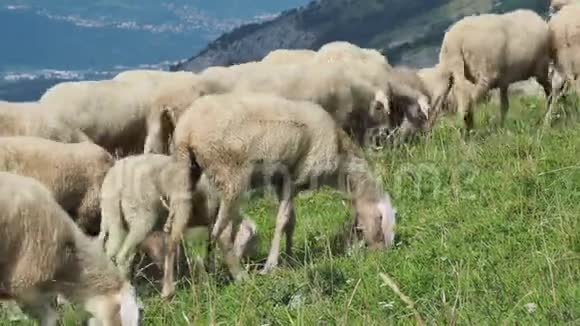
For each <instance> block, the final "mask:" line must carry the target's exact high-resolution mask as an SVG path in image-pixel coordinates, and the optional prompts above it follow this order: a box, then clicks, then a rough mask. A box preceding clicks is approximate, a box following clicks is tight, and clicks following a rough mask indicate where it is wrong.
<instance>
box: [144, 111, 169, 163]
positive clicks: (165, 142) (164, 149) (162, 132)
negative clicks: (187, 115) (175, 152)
mask: <svg viewBox="0 0 580 326" xmlns="http://www.w3.org/2000/svg"><path fill="white" fill-rule="evenodd" d="M175 120H176V118H175V113H174V112H173V110H171V109H170V108H169V107H164V108H162V109H161V110H156V111H155V112H153V113H151V114H150V115H149V117H148V120H147V138H146V139H145V148H144V149H143V152H144V153H145V154H168V153H169V144H170V143H171V141H170V137H171V134H172V133H173V130H174V129H175V122H176V121H175Z"/></svg>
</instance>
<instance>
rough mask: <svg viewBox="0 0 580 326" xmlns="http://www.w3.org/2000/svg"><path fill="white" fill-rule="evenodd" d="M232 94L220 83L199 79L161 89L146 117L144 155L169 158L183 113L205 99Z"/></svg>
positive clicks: (178, 80)
mask: <svg viewBox="0 0 580 326" xmlns="http://www.w3.org/2000/svg"><path fill="white" fill-rule="evenodd" d="M228 90H229V89H227V88H225V87H224V86H223V85H222V84H221V83H220V82H215V81H212V80H202V79H201V78H200V77H197V76H196V77H195V80H194V79H190V80H189V81H188V82H185V81H184V80H183V79H181V78H175V79H174V80H166V81H164V82H163V83H162V84H160V85H158V86H157V89H156V91H155V93H154V94H155V95H154V96H153V100H152V104H151V108H150V109H149V112H148V114H147V117H146V126H147V136H146V137H145V144H144V148H143V152H144V153H145V154H147V153H155V154H168V153H169V152H170V148H169V145H170V144H171V141H170V138H171V136H172V134H173V129H175V124H176V123H177V120H178V119H179V116H180V115H181V113H182V112H183V111H184V110H185V109H187V108H188V107H189V106H190V105H191V103H193V101H195V100H196V99H198V98H200V97H202V96H204V95H207V94H219V93H224V92H226V91H228Z"/></svg>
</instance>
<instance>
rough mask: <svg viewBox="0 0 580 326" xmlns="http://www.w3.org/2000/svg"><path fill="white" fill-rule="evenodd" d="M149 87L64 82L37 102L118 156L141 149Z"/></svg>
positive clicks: (114, 83)
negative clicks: (46, 105) (49, 107)
mask: <svg viewBox="0 0 580 326" xmlns="http://www.w3.org/2000/svg"><path fill="white" fill-rule="evenodd" d="M151 91H152V86H151V85H149V84H147V86H144V85H143V84H141V83H131V82H124V81H117V80H100V81H78V82H63V83H59V84H57V85H55V86H53V87H51V88H49V89H48V90H47V91H46V92H45V93H44V94H43V95H42V97H41V98H40V100H39V102H41V103H45V104H48V105H50V106H51V110H50V112H51V114H53V115H55V116H56V117H58V118H59V119H61V120H64V121H65V122H67V123H68V124H70V125H71V126H74V127H77V128H79V129H80V130H81V131H83V132H84V133H85V134H86V135H87V136H88V137H89V138H90V139H91V140H92V141H93V142H94V143H95V144H97V145H99V146H101V147H103V148H105V149H106V150H107V151H109V152H110V153H111V154H117V155H120V156H124V155H128V154H129V153H132V152H141V151H142V150H143V146H144V141H145V136H146V130H147V129H146V123H145V121H146V119H145V117H146V116H147V113H148V109H149V103H148V101H147V100H148V99H149V98H150V93H151Z"/></svg>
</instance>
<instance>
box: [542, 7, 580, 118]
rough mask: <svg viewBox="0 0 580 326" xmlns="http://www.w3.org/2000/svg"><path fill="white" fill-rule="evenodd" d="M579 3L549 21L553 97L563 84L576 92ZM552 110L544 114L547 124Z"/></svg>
mask: <svg viewBox="0 0 580 326" xmlns="http://www.w3.org/2000/svg"><path fill="white" fill-rule="evenodd" d="M579 15H580V3H577V4H570V5H567V6H564V7H563V8H562V9H561V10H560V11H558V12H557V13H556V14H555V15H554V16H553V17H552V18H551V19H550V21H549V23H548V25H549V29H550V48H551V52H552V57H553V60H554V67H553V68H554V69H553V74H552V75H553V77H552V88H553V91H554V93H556V94H554V96H555V97H556V96H558V95H559V94H560V92H561V91H562V88H563V86H564V83H565V82H566V83H568V82H569V83H571V84H572V85H573V86H574V87H573V88H574V89H575V90H576V91H580V90H579V89H578V77H579V76H580V25H579V24H578V17H579ZM551 111H552V108H550V109H549V111H548V112H547V114H546V120H545V122H546V123H549V120H550V116H551V113H552V112H551Z"/></svg>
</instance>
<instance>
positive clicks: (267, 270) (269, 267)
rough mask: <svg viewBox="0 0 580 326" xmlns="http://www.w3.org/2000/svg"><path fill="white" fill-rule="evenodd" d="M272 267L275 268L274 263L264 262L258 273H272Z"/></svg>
mask: <svg viewBox="0 0 580 326" xmlns="http://www.w3.org/2000/svg"><path fill="white" fill-rule="evenodd" d="M274 269H276V265H270V264H266V265H265V266H264V267H263V268H262V269H261V270H260V271H259V272H258V273H259V274H260V275H268V274H270V273H272V271H273V270H274Z"/></svg>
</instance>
